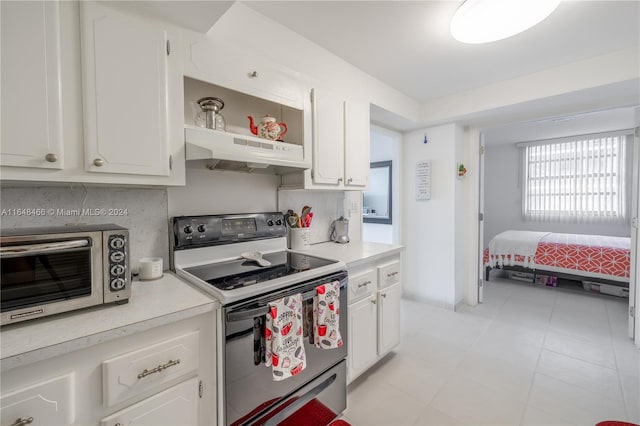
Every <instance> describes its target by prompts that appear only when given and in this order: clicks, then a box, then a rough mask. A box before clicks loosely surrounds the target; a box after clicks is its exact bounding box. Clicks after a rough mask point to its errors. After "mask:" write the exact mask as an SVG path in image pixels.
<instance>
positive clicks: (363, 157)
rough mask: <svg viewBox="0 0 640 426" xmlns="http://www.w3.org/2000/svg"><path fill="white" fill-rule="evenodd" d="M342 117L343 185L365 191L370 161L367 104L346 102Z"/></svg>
mask: <svg viewBox="0 0 640 426" xmlns="http://www.w3.org/2000/svg"><path fill="white" fill-rule="evenodd" d="M344 117H345V120H344V126H345V138H344V139H345V145H344V158H345V161H344V178H345V182H344V183H345V186H347V187H360V189H366V187H367V185H368V184H369V163H370V161H371V155H370V152H369V151H370V125H369V121H370V118H369V104H367V103H365V102H357V101H352V100H349V101H346V102H345V112H344Z"/></svg>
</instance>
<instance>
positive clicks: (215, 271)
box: [184, 251, 338, 290]
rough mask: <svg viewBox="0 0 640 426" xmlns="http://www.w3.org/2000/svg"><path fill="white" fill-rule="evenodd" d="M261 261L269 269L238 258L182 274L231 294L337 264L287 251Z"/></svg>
mask: <svg viewBox="0 0 640 426" xmlns="http://www.w3.org/2000/svg"><path fill="white" fill-rule="evenodd" d="M263 259H265V260H268V261H269V262H271V266H260V265H258V264H257V263H256V262H255V261H253V260H247V259H244V258H242V259H234V260H229V261H222V262H213V263H209V264H206V265H199V266H193V267H190V268H185V269H184V271H185V272H188V273H190V274H192V275H193V276H195V277H197V278H199V279H201V280H202V281H205V282H207V283H209V284H211V285H212V286H214V287H216V288H218V289H220V290H233V289H236V288H241V287H246V286H250V285H254V284H259V283H263V282H265V281H269V280H273V279H276V278H280V277H284V276H289V275H294V274H297V273H300V272H303V271H309V270H311V269H315V268H319V267H322V266H326V265H331V264H334V263H338V262H337V261H334V260H329V259H323V258H320V257H315V256H309V255H306V254H302V253H296V252H290V251H281V252H276V253H267V254H264V255H263Z"/></svg>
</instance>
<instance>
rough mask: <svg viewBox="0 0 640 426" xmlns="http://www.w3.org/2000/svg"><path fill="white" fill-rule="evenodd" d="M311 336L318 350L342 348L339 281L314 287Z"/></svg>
mask: <svg viewBox="0 0 640 426" xmlns="http://www.w3.org/2000/svg"><path fill="white" fill-rule="evenodd" d="M313 336H314V339H313V341H314V342H315V345H316V347H318V348H322V349H334V348H339V347H341V346H342V337H341V336H340V282H339V281H334V282H332V283H328V284H322V285H320V286H318V287H316V295H315V297H314V298H313Z"/></svg>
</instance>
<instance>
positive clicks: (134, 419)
mask: <svg viewBox="0 0 640 426" xmlns="http://www.w3.org/2000/svg"><path fill="white" fill-rule="evenodd" d="M215 330H216V312H208V313H205V314H201V315H198V316H195V317H192V318H187V319H183V320H180V321H176V322H172V323H170V324H165V325H162V326H158V327H155V328H151V329H148V330H146V331H140V332H137V333H132V334H130V335H125V336H123V337H117V338H115V339H108V340H107V341H104V342H102V343H98V344H95V345H93V346H89V347H86V348H84V349H80V350H77V351H75V352H70V353H66V354H64V355H59V356H53V357H52V358H49V359H45V360H42V361H38V362H35V363H31V364H28V365H24V366H20V367H16V368H12V369H9V370H7V371H2V382H1V383H0V386H1V389H2V393H1V399H0V414H1V421H0V424H1V426H10V425H14V424H18V425H27V424H30V425H47V426H52V425H103V426H107V425H108V426H118V425H120V426H124V425H149V426H152V425H153V426H170V425H175V426H192V425H214V424H216V421H217V408H216V407H217V405H216V402H217V389H216V376H215V375H216V350H215ZM55 352H56V351H52V353H55ZM30 418H32V419H33V420H32V421H31V423H26V422H27V421H28V420H29V419H30ZM20 421H22V423H20Z"/></svg>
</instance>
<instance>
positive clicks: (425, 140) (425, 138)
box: [422, 133, 429, 145]
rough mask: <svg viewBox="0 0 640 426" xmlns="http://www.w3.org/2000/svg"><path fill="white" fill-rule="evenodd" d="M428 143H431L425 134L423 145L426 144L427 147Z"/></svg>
mask: <svg viewBox="0 0 640 426" xmlns="http://www.w3.org/2000/svg"><path fill="white" fill-rule="evenodd" d="M427 142H429V141H428V140H427V134H426V133H425V134H424V141H423V142H422V143H424V144H425V145H426V143H427Z"/></svg>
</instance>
